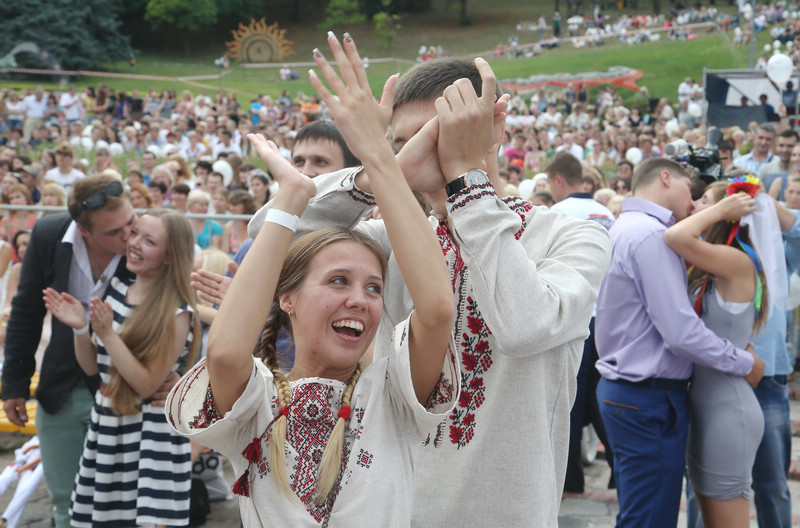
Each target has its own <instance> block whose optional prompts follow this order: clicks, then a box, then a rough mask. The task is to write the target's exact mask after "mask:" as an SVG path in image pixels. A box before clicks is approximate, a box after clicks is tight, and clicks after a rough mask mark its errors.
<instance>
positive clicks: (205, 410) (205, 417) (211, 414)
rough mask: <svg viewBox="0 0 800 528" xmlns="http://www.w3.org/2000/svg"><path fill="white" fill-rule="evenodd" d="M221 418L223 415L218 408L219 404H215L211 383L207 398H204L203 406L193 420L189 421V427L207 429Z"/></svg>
mask: <svg viewBox="0 0 800 528" xmlns="http://www.w3.org/2000/svg"><path fill="white" fill-rule="evenodd" d="M221 419H222V415H221V414H220V412H219V410H217V406H216V405H214V396H213V395H212V394H211V385H210V384H209V386H208V390H207V391H206V397H205V400H203V406H202V407H201V408H200V411H199V412H198V413H197V414H196V415H195V417H194V418H192V421H190V422H189V427H191V428H192V429H205V428H206V427H208V426H210V425H211V424H213V423H214V422H216V421H217V420H221Z"/></svg>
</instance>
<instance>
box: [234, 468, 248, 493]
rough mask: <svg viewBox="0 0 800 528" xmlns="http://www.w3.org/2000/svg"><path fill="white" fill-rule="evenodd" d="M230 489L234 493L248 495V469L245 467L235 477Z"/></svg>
mask: <svg viewBox="0 0 800 528" xmlns="http://www.w3.org/2000/svg"><path fill="white" fill-rule="evenodd" d="M231 491H232V492H233V493H234V495H241V496H242V497H249V496H250V469H249V468H248V469H245V470H244V473H242V476H241V477H239V478H238V479H236V482H234V483H233V487H232V488H231Z"/></svg>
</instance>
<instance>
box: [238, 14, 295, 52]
mask: <svg viewBox="0 0 800 528" xmlns="http://www.w3.org/2000/svg"><path fill="white" fill-rule="evenodd" d="M231 34H232V35H233V40H232V41H230V42H226V43H225V44H226V45H227V46H228V56H229V57H231V58H232V59H234V60H237V61H239V62H282V61H284V60H286V58H287V57H289V56H290V55H294V51H293V50H292V48H291V45H292V42H291V41H290V40H286V38H285V37H284V35H285V34H286V30H285V29H279V28H278V23H277V22H275V23H274V24H267V22H266V20H265V19H263V18H262V19H261V20H256V19H250V24H248V25H244V24H243V23H241V22H239V29H234V30H232V31H231Z"/></svg>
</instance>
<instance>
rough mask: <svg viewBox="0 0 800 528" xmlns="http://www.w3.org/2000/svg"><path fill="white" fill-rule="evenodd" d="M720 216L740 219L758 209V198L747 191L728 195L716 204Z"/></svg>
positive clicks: (725, 218)
mask: <svg viewBox="0 0 800 528" xmlns="http://www.w3.org/2000/svg"><path fill="white" fill-rule="evenodd" d="M714 207H716V208H717V210H718V212H719V214H720V216H721V217H722V219H723V220H739V219H740V218H741V217H743V216H744V215H746V214H747V213H752V212H754V211H755V210H756V199H755V198H753V197H752V196H750V195H749V194H746V193H736V194H734V195H731V196H726V197H725V198H723V199H722V200H720V201H719V202H717V203H716V204H714Z"/></svg>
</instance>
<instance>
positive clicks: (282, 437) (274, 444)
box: [256, 306, 297, 500]
mask: <svg viewBox="0 0 800 528" xmlns="http://www.w3.org/2000/svg"><path fill="white" fill-rule="evenodd" d="M282 319H283V311H281V310H280V308H278V307H277V306H273V308H272V310H271V311H270V314H269V316H268V317H267V322H266V324H265V325H264V330H263V332H262V333H261V341H259V343H258V346H257V347H256V356H257V357H260V358H261V360H262V361H263V362H264V364H265V365H266V366H267V368H268V369H269V370H270V372H272V377H273V379H274V383H275V390H276V393H277V396H278V410H279V411H278V412H279V413H280V414H279V415H278V417H277V419H276V420H275V422H274V423H273V424H272V434H271V438H270V441H269V465H270V467H271V468H272V478H273V479H274V480H275V486H276V487H277V488H278V491H279V492H280V493H282V494H283V495H284V496H285V497H286V498H288V499H294V500H297V496H296V495H295V494H294V492H293V491H292V487H291V485H290V484H289V477H288V476H287V474H286V454H285V451H284V450H285V446H286V423H287V420H288V418H287V414H288V412H287V413H284V412H281V411H282V410H283V409H284V408H287V409H288V405H289V404H290V403H291V401H292V388H291V387H290V386H289V380H287V379H286V376H285V375H284V374H283V372H282V371H281V369H280V368H279V367H278V359H277V349H276V347H275V343H276V341H277V337H278V330H279V329H280V327H281V324H282Z"/></svg>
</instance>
